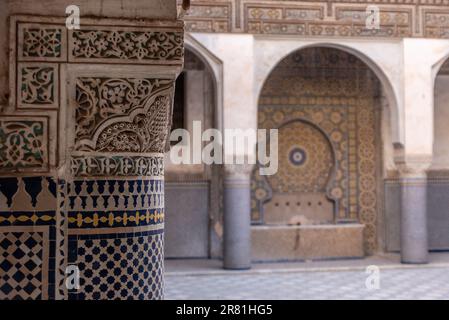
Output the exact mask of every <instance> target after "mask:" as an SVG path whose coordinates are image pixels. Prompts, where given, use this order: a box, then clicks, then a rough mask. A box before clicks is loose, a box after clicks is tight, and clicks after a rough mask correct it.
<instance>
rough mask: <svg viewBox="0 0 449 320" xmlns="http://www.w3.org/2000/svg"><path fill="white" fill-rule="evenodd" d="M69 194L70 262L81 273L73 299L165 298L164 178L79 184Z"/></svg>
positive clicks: (72, 293)
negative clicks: (78, 287) (78, 285)
mask: <svg viewBox="0 0 449 320" xmlns="http://www.w3.org/2000/svg"><path fill="white" fill-rule="evenodd" d="M67 192H68V193H67V195H68V197H67V198H68V203H67V206H68V224H69V242H68V262H69V264H73V265H77V266H78V267H79V270H80V289H79V290H75V291H69V298H70V299H89V300H90V299H160V298H162V297H163V274H162V272H163V265H162V264H163V231H164V182H163V180H162V178H161V177H153V178H148V179H129V178H126V179H104V180H103V179H84V180H75V181H74V182H73V183H72V184H71V185H70V186H69V187H68V190H67Z"/></svg>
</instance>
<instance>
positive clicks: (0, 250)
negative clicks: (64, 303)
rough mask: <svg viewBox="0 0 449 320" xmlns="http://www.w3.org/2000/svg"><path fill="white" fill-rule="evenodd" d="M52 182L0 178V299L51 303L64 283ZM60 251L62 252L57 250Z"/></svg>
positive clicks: (61, 242) (59, 214) (58, 213)
mask: <svg viewBox="0 0 449 320" xmlns="http://www.w3.org/2000/svg"><path fill="white" fill-rule="evenodd" d="M58 183H59V184H60V185H63V182H62V181H59V182H56V181H54V180H53V179H52V178H45V177H22V178H0V299H2V300H4V299H55V298H57V297H60V296H61V294H63V293H61V292H57V289H56V288H57V287H60V285H61V283H62V282H63V279H64V263H65V262H64V252H63V248H64V246H65V244H64V239H65V234H64V230H65V228H64V227H62V228H57V226H61V225H64V217H63V213H62V212H61V211H60V210H56V208H57V203H58V201H57V197H58V195H57V189H58V187H57V184H58ZM61 250H62V251H61Z"/></svg>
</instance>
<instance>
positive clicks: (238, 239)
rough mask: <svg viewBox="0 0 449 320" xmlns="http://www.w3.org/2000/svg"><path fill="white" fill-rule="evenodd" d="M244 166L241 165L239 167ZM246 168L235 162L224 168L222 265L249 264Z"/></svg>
mask: <svg viewBox="0 0 449 320" xmlns="http://www.w3.org/2000/svg"><path fill="white" fill-rule="evenodd" d="M243 167H245V168H243ZM249 172H250V170H249V169H248V168H246V166H242V168H240V170H239V167H238V166H236V167H233V168H232V169H230V170H229V168H228V169H227V170H226V171H225V179H224V217H223V223H224V241H223V242H224V248H223V262H224V264H223V266H224V268H225V269H233V270H242V269H249V268H251V203H250V201H251V192H250V174H249Z"/></svg>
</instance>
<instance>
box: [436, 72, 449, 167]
mask: <svg viewBox="0 0 449 320" xmlns="http://www.w3.org/2000/svg"><path fill="white" fill-rule="evenodd" d="M434 119H435V141H434V148H433V152H434V153H433V164H432V169H435V170H442V169H449V75H444V76H438V77H437V79H436V82H435V117H434Z"/></svg>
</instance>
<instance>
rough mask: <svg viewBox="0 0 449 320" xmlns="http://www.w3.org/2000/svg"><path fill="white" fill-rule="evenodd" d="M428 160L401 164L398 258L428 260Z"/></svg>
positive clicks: (421, 261) (409, 260)
mask: <svg viewBox="0 0 449 320" xmlns="http://www.w3.org/2000/svg"><path fill="white" fill-rule="evenodd" d="M428 167H429V164H428V163H419V164H417V163H414V164H413V165H411V164H410V163H409V164H407V165H401V166H400V185H401V261H402V263H410V264H423V263H427V262H428V235H427V174H426V170H427V168H428Z"/></svg>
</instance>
